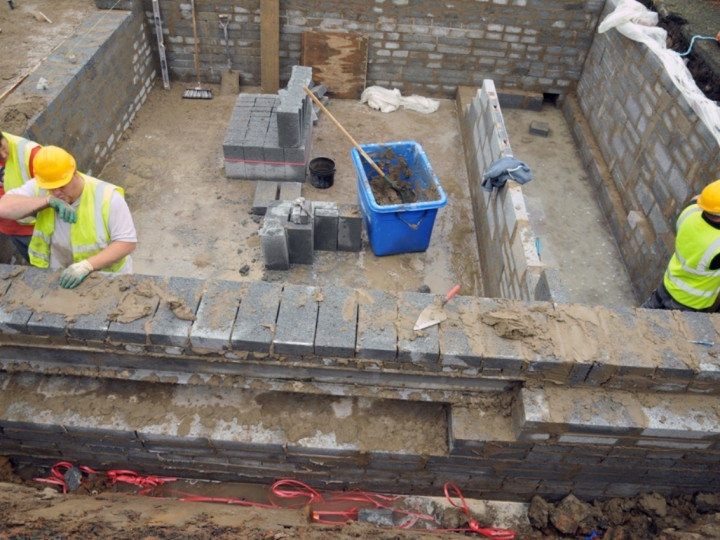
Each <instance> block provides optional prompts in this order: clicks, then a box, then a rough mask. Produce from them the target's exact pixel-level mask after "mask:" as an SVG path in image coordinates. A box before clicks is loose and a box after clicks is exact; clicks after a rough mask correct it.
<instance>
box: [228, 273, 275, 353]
mask: <svg viewBox="0 0 720 540" xmlns="http://www.w3.org/2000/svg"><path fill="white" fill-rule="evenodd" d="M241 295H242V296H241V299H240V308H239V309H238V314H237V319H236V321H235V325H234V326H233V330H232V337H231V339H230V344H231V345H232V348H233V350H236V351H252V352H261V353H269V352H270V345H271V344H272V339H273V333H274V329H275V323H276V322H277V315H278V309H279V307H280V297H281V295H282V286H280V285H277V284H273V283H265V282H263V281H257V282H256V281H253V282H250V283H248V284H246V285H245V286H244V287H243V289H242V290H241Z"/></svg>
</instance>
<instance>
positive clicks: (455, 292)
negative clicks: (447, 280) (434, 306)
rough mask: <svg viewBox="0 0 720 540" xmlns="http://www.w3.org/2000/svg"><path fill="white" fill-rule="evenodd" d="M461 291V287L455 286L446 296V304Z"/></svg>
mask: <svg viewBox="0 0 720 540" xmlns="http://www.w3.org/2000/svg"><path fill="white" fill-rule="evenodd" d="M459 291H460V285H455V286H454V287H453V288H452V289H450V292H449V293H447V294H446V295H445V301H444V302H443V304H444V303H445V302H447V301H448V300H450V299H451V298H452V297H453V296H455V295H456V294H457V293H458V292H459Z"/></svg>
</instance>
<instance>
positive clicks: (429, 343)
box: [398, 292, 440, 364]
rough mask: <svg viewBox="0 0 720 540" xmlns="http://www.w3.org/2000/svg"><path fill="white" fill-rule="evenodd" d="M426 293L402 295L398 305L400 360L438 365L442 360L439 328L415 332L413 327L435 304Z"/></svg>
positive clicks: (434, 327)
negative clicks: (427, 309) (423, 313)
mask: <svg viewBox="0 0 720 540" xmlns="http://www.w3.org/2000/svg"><path fill="white" fill-rule="evenodd" d="M433 299H434V298H433V296H432V295H430V294H424V293H414V292H410V293H407V292H406V293H401V294H400V299H399V303H398V307H399V313H398V360H399V361H401V362H411V363H413V364H437V363H438V361H439V359H440V344H439V341H438V326H437V325H435V326H430V327H429V328H425V329H424V330H420V331H415V330H413V326H414V325H415V322H416V321H417V318H418V316H419V315H420V312H422V310H423V309H424V308H425V307H426V306H428V305H430V304H432V303H433Z"/></svg>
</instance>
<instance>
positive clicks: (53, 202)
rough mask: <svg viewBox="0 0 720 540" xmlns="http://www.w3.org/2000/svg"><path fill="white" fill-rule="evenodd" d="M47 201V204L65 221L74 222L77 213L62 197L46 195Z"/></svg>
mask: <svg viewBox="0 0 720 540" xmlns="http://www.w3.org/2000/svg"><path fill="white" fill-rule="evenodd" d="M47 202H48V206H49V207H50V208H54V209H55V211H57V213H58V215H59V216H60V219H62V220H63V221H65V222H66V223H75V222H76V221H77V213H76V212H75V210H73V208H72V206H70V205H69V204H68V203H66V202H65V201H63V200H62V199H58V198H57V197H53V196H52V195H48V198H47Z"/></svg>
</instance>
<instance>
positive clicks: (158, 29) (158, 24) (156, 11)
mask: <svg viewBox="0 0 720 540" xmlns="http://www.w3.org/2000/svg"><path fill="white" fill-rule="evenodd" d="M152 5H153V18H154V20H155V36H156V37H157V44H158V53H160V69H161V70H162V78H163V86H164V87H165V90H170V78H169V77H168V67H167V59H166V58H165V43H164V42H163V31H162V21H161V20H160V5H159V2H158V0H153V2H152Z"/></svg>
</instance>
